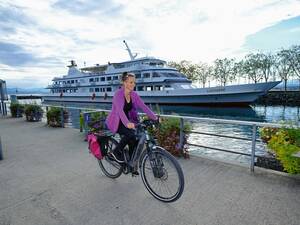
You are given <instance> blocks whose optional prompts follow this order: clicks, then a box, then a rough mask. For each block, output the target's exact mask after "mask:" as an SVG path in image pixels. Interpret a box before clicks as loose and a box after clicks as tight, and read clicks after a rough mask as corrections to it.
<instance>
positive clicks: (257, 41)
mask: <svg viewBox="0 0 300 225" xmlns="http://www.w3.org/2000/svg"><path fill="white" fill-rule="evenodd" d="M274 37H276V38H274ZM299 37H300V16H297V17H294V18H290V19H287V20H282V21H280V22H279V23H276V24H274V25H272V26H270V27H267V28H264V29H262V30H260V31H258V32H256V33H255V34H252V35H249V36H248V37H247V38H246V41H245V44H244V45H243V48H245V49H248V50H252V49H255V50H261V51H274V50H278V49H280V48H289V47H290V46H291V43H293V44H300V40H299Z"/></svg>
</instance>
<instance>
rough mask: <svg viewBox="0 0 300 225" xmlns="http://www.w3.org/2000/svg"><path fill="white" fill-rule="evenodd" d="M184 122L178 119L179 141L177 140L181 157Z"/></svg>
mask: <svg viewBox="0 0 300 225" xmlns="http://www.w3.org/2000/svg"><path fill="white" fill-rule="evenodd" d="M183 142H184V121H183V118H180V139H179V148H180V151H181V152H180V154H181V155H183V145H184V143H183Z"/></svg>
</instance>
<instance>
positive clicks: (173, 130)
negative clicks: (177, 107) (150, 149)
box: [150, 118, 191, 158]
mask: <svg viewBox="0 0 300 225" xmlns="http://www.w3.org/2000/svg"><path fill="white" fill-rule="evenodd" d="M190 131H191V126H190V125H189V124H185V126H184V138H183V149H182V150H181V149H180V146H179V144H180V119H179V118H162V121H161V123H160V125H159V127H158V129H155V130H152V131H150V133H152V134H153V135H154V136H155V137H156V138H157V141H158V144H159V145H160V146H162V147H163V148H165V149H166V150H167V151H169V152H170V153H171V154H172V155H175V156H179V157H180V156H183V157H184V158H188V157H189V154H188V150H187V146H186V143H187V138H188V133H189V132H190Z"/></svg>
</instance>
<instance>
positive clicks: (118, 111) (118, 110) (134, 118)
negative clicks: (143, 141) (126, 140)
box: [106, 87, 157, 133]
mask: <svg viewBox="0 0 300 225" xmlns="http://www.w3.org/2000/svg"><path fill="white" fill-rule="evenodd" d="M124 91H125V90H124V88H123V87H122V88H120V89H119V90H117V91H116V92H115V95H114V97H113V102H112V110H111V112H110V113H109V115H108V117H107V119H106V125H107V127H108V129H110V130H111V131H112V132H113V133H116V132H117V131H118V128H119V121H120V120H121V121H122V123H123V124H124V126H125V127H127V124H128V123H130V122H131V123H137V122H138V114H137V109H138V108H139V109H141V110H143V112H145V113H146V114H147V116H149V118H150V119H152V120H157V117H156V116H155V114H154V113H153V112H152V111H151V110H150V109H149V107H148V106H146V105H145V103H144V102H143V100H142V99H141V97H140V96H139V95H138V94H137V93H136V92H135V91H132V92H131V93H130V98H131V101H132V109H131V110H130V111H129V112H128V116H129V118H127V116H126V114H125V113H124V110H123V108H124V104H125V94H124Z"/></svg>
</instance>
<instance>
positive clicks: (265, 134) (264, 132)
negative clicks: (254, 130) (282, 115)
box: [259, 127, 279, 143]
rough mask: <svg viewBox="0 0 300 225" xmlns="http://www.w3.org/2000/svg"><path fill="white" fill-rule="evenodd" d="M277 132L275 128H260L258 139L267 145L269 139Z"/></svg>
mask: <svg viewBox="0 0 300 225" xmlns="http://www.w3.org/2000/svg"><path fill="white" fill-rule="evenodd" d="M278 130H279V128H275V127H262V128H261V129H259V133H260V137H261V139H262V140H263V141H264V142H265V143H268V142H269V141H270V139H271V137H272V136H273V135H274V134H275V133H276V132H277V131H278Z"/></svg>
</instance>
